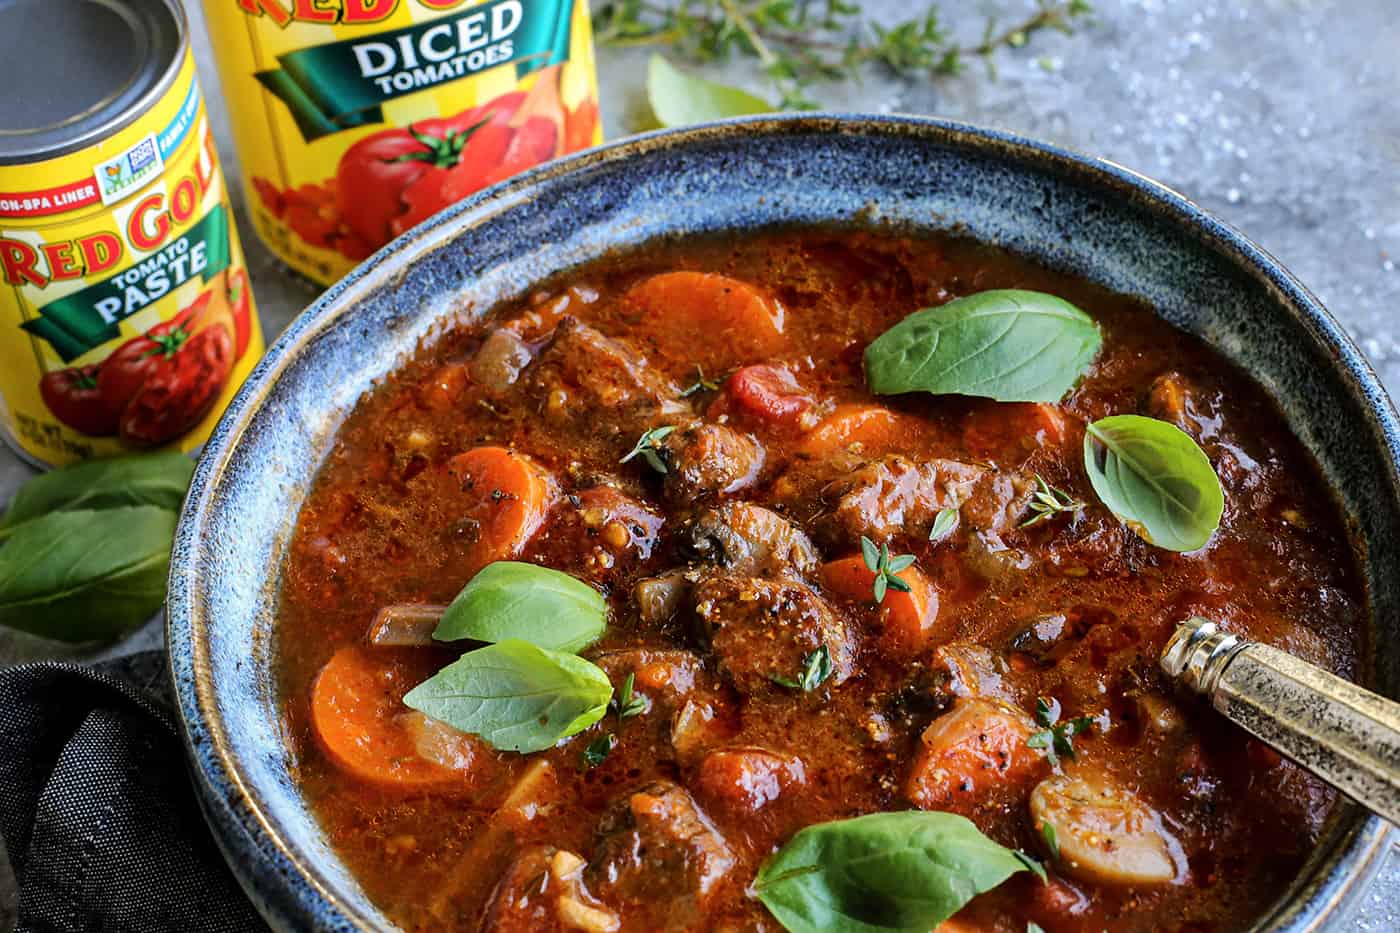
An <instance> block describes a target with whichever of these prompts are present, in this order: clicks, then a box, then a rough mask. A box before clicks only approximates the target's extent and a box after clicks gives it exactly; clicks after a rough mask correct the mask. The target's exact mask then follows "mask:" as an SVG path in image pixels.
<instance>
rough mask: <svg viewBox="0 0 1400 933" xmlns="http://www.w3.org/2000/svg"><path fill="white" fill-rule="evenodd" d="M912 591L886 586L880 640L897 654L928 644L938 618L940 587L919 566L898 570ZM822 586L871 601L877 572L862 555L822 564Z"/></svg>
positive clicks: (911, 652) (848, 597)
mask: <svg viewBox="0 0 1400 933" xmlns="http://www.w3.org/2000/svg"><path fill="white" fill-rule="evenodd" d="M896 576H897V577H899V578H900V579H901V580H903V581H904V582H905V583H907V584H909V592H907V593H903V592H900V591H899V590H894V589H891V590H886V592H885V598H884V600H883V601H882V602H881V603H880V639H879V640H880V644H881V646H883V647H884V648H885V649H886V651H888V652H889V653H891V654H897V655H906V656H907V655H914V654H918V653H919V652H920V651H921V650H923V649H924V648H926V647H928V644H929V642H930V641H931V640H932V639H933V636H934V623H936V622H937V621H938V591H937V590H935V589H934V588H933V584H931V583H930V582H929V581H928V578H927V577H925V576H924V575H923V573H922V572H921V571H920V570H919V568H917V567H906V568H905V569H904V570H901V571H900V572H899V573H898V574H896ZM821 580H822V586H824V587H826V589H827V590H829V591H830V592H832V593H835V594H836V595H837V596H839V597H841V598H842V599H846V600H850V601H851V602H863V603H869V602H870V601H871V600H872V599H873V598H874V585H875V572H874V571H872V570H871V569H870V568H869V567H867V566H865V561H864V560H863V559H861V557H860V556H859V555H856V556H854V557H843V558H841V559H840V560H833V561H829V562H827V563H825V564H823V565H822V569H821Z"/></svg>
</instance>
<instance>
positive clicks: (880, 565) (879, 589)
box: [860, 535, 915, 605]
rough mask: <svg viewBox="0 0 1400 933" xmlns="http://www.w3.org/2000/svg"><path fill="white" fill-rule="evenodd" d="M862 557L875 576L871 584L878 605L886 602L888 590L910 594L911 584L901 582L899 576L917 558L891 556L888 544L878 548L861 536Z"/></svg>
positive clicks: (911, 555)
mask: <svg viewBox="0 0 1400 933" xmlns="http://www.w3.org/2000/svg"><path fill="white" fill-rule="evenodd" d="M860 556H861V559H862V560H864V561H865V567H866V569H867V570H869V571H870V572H871V573H873V574H875V580H874V582H873V583H872V584H871V595H873V596H874V597H875V603H876V604H877V605H878V604H880V603H883V602H884V601H885V592H886V591H887V590H898V591H899V592H901V593H908V592H909V584H908V583H905V582H904V581H903V580H901V579H900V578H899V577H898V576H897V574H900V573H903V572H904V571H905V570H908V569H909V568H910V567H912V566H913V565H914V561H915V557H914V555H913V554H896V555H893V556H891V554H890V546H889V545H888V544H881V545H880V546H879V547H876V546H875V542H874V541H871V540H870V539H869V538H867V537H866V536H865V535H861V536H860Z"/></svg>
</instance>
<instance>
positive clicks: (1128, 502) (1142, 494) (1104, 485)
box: [1084, 415, 1225, 551]
mask: <svg viewBox="0 0 1400 933" xmlns="http://www.w3.org/2000/svg"><path fill="white" fill-rule="evenodd" d="M1084 469H1085V470H1087V471H1088V473H1089V482H1090V483H1092V484H1093V487H1094V492H1095V493H1097V494H1098V497H1099V498H1100V499H1101V500H1103V504H1104V505H1106V506H1108V509H1109V511H1111V512H1112V513H1113V514H1114V515H1116V516H1117V517H1118V519H1119V520H1120V521H1122V522H1123V523H1124V524H1126V525H1127V526H1128V527H1129V528H1131V529H1132V530H1133V531H1135V532H1137V534H1138V535H1139V536H1141V537H1142V538H1143V539H1144V540H1145V541H1147V542H1148V543H1149V544H1155V545H1156V546H1157V547H1160V548H1166V549H1167V550H1169V551H1194V550H1196V549H1197V548H1201V547H1204V546H1205V544H1206V542H1208V541H1209V540H1210V536H1211V535H1212V534H1214V533H1215V529H1216V528H1218V527H1220V516H1221V514H1223V513H1224V511H1225V492H1224V490H1223V489H1221V488H1220V478H1219V477H1218V476H1216V475H1215V469H1214V468H1213V467H1212V466H1211V465H1210V460H1209V459H1207V457H1206V455H1205V451H1203V450H1201V448H1200V447H1199V446H1198V445H1197V444H1196V442H1195V441H1193V440H1192V439H1191V437H1190V435H1188V434H1187V433H1186V432H1185V431H1183V430H1181V429H1180V428H1178V427H1177V426H1176V425H1174V424H1169V423H1167V422H1165V421H1158V420H1157V419H1155V418H1144V417H1143V416H1141V415H1113V416H1112V417H1109V418H1101V419H1100V420H1098V421H1095V422H1093V423H1092V424H1090V425H1089V426H1088V427H1087V428H1086V429H1085V432H1084Z"/></svg>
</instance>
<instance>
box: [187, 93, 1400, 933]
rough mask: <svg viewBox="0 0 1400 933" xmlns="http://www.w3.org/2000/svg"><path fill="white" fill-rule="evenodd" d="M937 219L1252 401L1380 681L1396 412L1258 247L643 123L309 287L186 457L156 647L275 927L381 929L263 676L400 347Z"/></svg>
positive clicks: (812, 138)
mask: <svg viewBox="0 0 1400 933" xmlns="http://www.w3.org/2000/svg"><path fill="white" fill-rule="evenodd" d="M790 224H823V225H836V226H843V227H849V228H894V229H898V230H915V231H918V230H945V231H946V230H954V231H958V232H961V233H965V234H968V235H970V236H973V237H976V238H977V239H979V240H983V241H986V242H989V243H995V244H998V245H1000V246H1003V247H1007V248H1009V249H1011V250H1014V251H1016V252H1018V253H1021V254H1024V255H1027V256H1031V257H1034V258H1035V259H1037V260H1040V261H1041V262H1043V263H1046V264H1048V265H1049V266H1052V267H1055V268H1058V269H1063V270H1066V271H1069V272H1073V273H1077V274H1079V275H1082V276H1085V277H1087V278H1089V279H1091V280H1093V281H1095V282H1098V283H1100V284H1102V285H1105V286H1107V287H1108V288H1111V289H1114V290H1116V291H1119V292H1126V293H1129V294H1134V295H1140V296H1142V297H1143V298H1145V299H1147V300H1148V301H1150V302H1151V303H1152V304H1153V305H1154V306H1155V307H1156V308H1157V310H1158V312H1159V313H1160V314H1162V315H1163V316H1164V317H1165V318H1166V319H1167V320H1169V321H1171V322H1172V323H1173V324H1175V325H1176V326H1178V327H1181V328H1184V329H1185V330H1188V331H1190V332H1192V333H1194V334H1198V335H1199V336H1201V337H1203V338H1204V339H1205V340H1207V341H1208V342H1209V343H1211V344H1213V345H1214V346H1215V347H1217V348H1219V349H1220V350H1221V351H1223V352H1224V353H1225V355H1226V356H1228V357H1229V358H1231V359H1232V360H1234V361H1235V362H1236V363H1238V364H1239V365H1241V366H1243V367H1244V368H1245V369H1246V370H1248V371H1249V372H1251V373H1252V374H1253V375H1254V376H1255V378H1256V379H1258V380H1259V381H1260V382H1261V383H1263V385H1264V387H1265V388H1266V389H1267V390H1268V391H1269V392H1270V393H1271V394H1272V395H1273V396H1274V398H1275V399H1277V401H1278V402H1279V404H1280V405H1281V406H1282V407H1283V409H1284V410H1285V411H1286V412H1287V414H1288V418H1289V421H1290V423H1291V424H1292V426H1293V429H1294V431H1296V432H1297V434H1298V436H1299V437H1300V438H1301V439H1302V441H1303V443H1304V444H1306V445H1307V447H1308V448H1309V449H1310V450H1311V451H1312V452H1313V454H1314V455H1315V456H1316V457H1317V459H1318V460H1319V462H1320V463H1321V465H1322V468H1323V470H1324V472H1325V474H1326V476H1327V478H1328V479H1329V480H1330V482H1331V484H1332V488H1333V489H1334V490H1335V491H1336V493H1337V497H1338V499H1339V500H1340V502H1341V504H1342V507H1343V508H1344V509H1345V511H1346V512H1347V514H1348V515H1349V516H1350V517H1351V520H1352V522H1353V523H1354V528H1355V538H1356V540H1357V542H1358V544H1359V546H1360V549H1361V552H1362V559H1363V561H1364V564H1365V575H1366V580H1367V582H1368V584H1369V587H1370V599H1371V612H1372V617H1373V619H1374V620H1375V622H1374V624H1373V630H1372V631H1371V632H1370V636H1371V638H1370V643H1371V644H1372V645H1373V646H1375V650H1374V652H1373V653H1372V655H1371V656H1369V657H1368V660H1367V663H1366V665H1365V675H1366V679H1367V680H1368V681H1369V682H1370V683H1371V684H1372V685H1373V686H1374V687H1376V688H1377V689H1379V690H1380V691H1382V692H1384V693H1386V694H1388V695H1390V696H1394V695H1395V694H1396V689H1397V674H1400V632H1397V630H1396V629H1397V625H1400V547H1397V545H1400V488H1397V470H1396V451H1397V444H1400V430H1398V429H1397V422H1396V414H1395V410H1394V409H1393V407H1392V406H1391V403H1390V401H1389V400H1388V399H1387V398H1386V395H1385V393H1384V392H1383V391H1382V389H1381V387H1380V385H1379V383H1378V382H1377V380H1376V377H1375V374H1374V373H1373V372H1372V371H1371V369H1370V368H1369V367H1368V366H1367V364H1366V362H1365V360H1364V359H1362V357H1361V354H1360V353H1359V352H1358V351H1357V349H1356V347H1355V346H1353V345H1352V343H1351V341H1350V340H1348V339H1347V337H1346V336H1345V335H1344V334H1343V333H1342V331H1341V329H1340V328H1339V327H1338V326H1337V324H1336V322H1335V321H1333V320H1332V318H1331V317H1329V316H1328V314H1327V312H1326V311H1324V310H1323V308H1322V306H1321V305H1320V304H1319V303H1318V301H1317V299H1316V298H1314V297H1313V296H1312V295H1311V294H1309V293H1308V291H1307V290H1306V289H1305V288H1303V286H1302V285H1300V284H1299V283H1298V282H1297V281H1295V280H1294V279H1293V277H1292V276H1290V275H1289V274H1288V273H1287V272H1286V271H1285V270H1284V269H1283V268H1282V267H1281V266H1280V265H1279V264H1278V263H1277V262H1276V261H1275V260H1274V259H1273V258H1272V257H1270V256H1269V255H1268V254H1267V253H1265V252H1264V251H1263V250H1261V249H1259V248H1258V247H1257V246H1255V245H1254V244H1252V243H1250V242H1249V241H1248V240H1246V239H1245V238H1244V237H1242V236H1241V235H1240V234H1239V233H1237V232H1235V231H1234V230H1232V229H1230V228H1229V227H1227V226H1225V225H1224V224H1222V223H1221V222H1220V221H1218V220H1216V219H1215V218H1213V217H1211V216H1209V215H1208V214H1205V213H1203V212H1202V211H1201V210H1200V209H1199V208H1197V207H1196V206H1195V205H1193V204H1191V203H1190V202H1189V201H1187V200H1185V199H1184V198H1182V197H1181V196H1180V195H1178V194H1176V193H1174V192H1172V191H1170V190H1168V189H1166V188H1164V187H1162V186H1160V185H1158V184H1156V183H1154V182H1152V181H1149V180H1148V179H1145V178H1143V177H1141V176H1139V175H1135V174H1133V173H1132V172H1129V171H1127V170H1125V169H1122V168H1120V167H1118V166H1116V165H1112V164H1110V163H1107V162H1101V161H1096V160H1093V159H1088V158H1085V157H1083V156H1079V155H1075V154H1073V153H1070V152H1066V151H1064V150H1062V149H1057V148H1054V147H1052V146H1047V145H1043V144H1040V143H1035V142H1031V141H1029V140H1025V139H1020V138H1017V137H1014V136H1010V135H1007V134H1005V133H999V132H994V131H989V130H981V129H976V128H973V127H968V126H960V125H956V124H951V123H945V122H940V121H935V120H920V119H912V118H896V117H834V116H790V117H770V118H759V119H746V120H738V121H733V122H726V123H721V124H716V125H712V126H705V127H699V128H695V129H690V130H685V131H681V132H667V133H658V134H653V135H649V136H643V137H638V138H634V139H630V140H627V141H624V142H621V143H617V144H614V145H611V146H606V147H604V148H601V149H596V150H593V151H590V152H587V153H584V154H582V155H579V156H576V157H574V158H571V159H567V160H564V161H561V162H556V163H552V164H550V165H546V166H543V167H541V168H539V169H536V170H534V171H532V172H530V173H528V174H526V175H523V176H520V177H519V178H516V179H514V180H512V181H510V182H507V183H505V184H502V185H499V186H497V187H495V188H492V189H490V190H489V191H486V192H483V193H482V194H480V195H478V196H476V197H474V198H472V199H470V200H468V201H466V202H464V203H462V204H460V205H457V206H456V207H454V208H452V209H451V210H449V211H446V212H444V213H442V214H439V215H438V216H437V217H435V218H434V219H433V220H431V221H429V222H428V223H426V224H424V225H423V226H421V227H419V228H417V229H416V230H414V231H412V232H411V233H409V234H408V235H406V236H404V237H401V238H400V239H398V240H397V241H395V242H394V243H392V244H390V245H389V246H388V247H386V248H385V249H383V250H380V251H379V253H378V254H376V255H375V256H374V257H373V258H372V259H370V260H369V261H368V262H366V263H365V264H364V265H362V266H360V267H359V268H358V269H357V270H355V271H354V272H353V273H351V274H350V275H349V276H348V277H347V278H345V279H344V280H342V281H341V282H340V283H339V284H337V285H335V286H334V287H333V288H331V289H330V290H329V291H327V292H326V293H325V294H324V295H323V296H322V297H321V298H320V300H319V301H317V302H316V303H315V304H314V305H312V306H311V308H310V309H308V310H307V311H306V312H305V313H304V314H302V315H301V317H299V318H298V319H297V320H296V321H295V322H293V324H292V325H291V327H289V328H288V329H287V331H286V333H284V334H283V335H282V336H281V338H280V339H279V340H278V341H277V343H276V344H275V345H274V346H273V347H272V349H271V351H270V352H269V353H268V354H267V356H266V357H265V358H264V359H263V360H262V362H261V363H260V364H259V366H258V367H257V369H256V370H255V371H254V372H253V374H252V376H251V377H250V378H249V379H248V382H247V384H246V385H245V386H244V387H243V389H242V391H241V392H240V393H239V394H238V397H237V398H236V399H234V402H233V404H232V405H231V406H229V409H228V411H227V413H226V414H225V415H224V418H223V420H222V421H221V422H220V423H219V426H218V429H217V430H216V431H215V432H214V436H213V437H212V438H211V439H210V441H209V443H208V446H207V447H206V448H205V452H204V456H203V458H202V459H201V460H200V463H199V468H198V470H197V471H196V473H195V478H194V484H193V486H192V488H191V490H190V496H189V500H188V501H187V503H186V505H185V510H184V514H183V515H182V517H181V521H180V526H179V530H178V532H177V533H176V540H175V555H174V563H173V566H172V569H171V578H170V599H169V609H168V623H167V624H168V632H167V634H168V637H169V645H170V657H171V664H172V667H173V669H174V677H175V686H176V690H177V692H178V696H179V703H180V716H181V719H182V722H183V726H184V734H185V740H186V742H187V743H188V747H189V753H190V759H191V761H192V763H193V769H194V773H195V776H196V779H197V781H198V784H199V790H200V793H201V795H202V798H203V802H204V805H205V809H206V812H207V815H208V818H209V822H210V823H211V825H212V826H213V828H214V832H215V834H216V835H217V837H218V839H219V841H220V843H221V845H222V846H223V847H224V851H225V852H226V854H227V855H228V857H229V861H230V862H231V863H232V865H233V867H234V869H235V870H236V871H237V873H238V874H239V876H240V877H241V879H242V881H243V883H244V885H245V886H246V888H247V889H248V891H249V892H250V894H251V895H252V896H253V898H254V899H255V901H256V903H257V904H258V907H259V908H260V909H261V910H262V911H263V913H264V914H265V915H266V916H267V918H268V919H269V920H270V921H271V922H272V923H273V924H274V925H275V926H279V927H287V928H297V929H303V928H310V927H316V928H326V929H361V928H369V929H374V928H384V927H389V926H390V925H389V923H388V922H387V920H386V919H385V918H384V917H383V915H382V914H381V913H380V912H379V911H378V910H377V909H376V908H375V906H374V905H373V904H371V903H370V902H369V900H368V899H367V898H366V897H365V895H364V893H363V892H362V891H361V890H360V888H359V886H358V885H357V884H356V883H355V880H354V879H353V878H352V877H351V876H350V874H349V873H348V872H347V871H346V870H345V868H344V867H343V866H342V865H341V863H340V862H339V861H338V860H337V858H336V856H335V853H334V852H333V851H332V850H331V848H330V846H329V845H328V844H327V841H326V838H325V836H324V835H323V834H322V832H321V830H320V828H319V827H318V825H317V823H316V820H315V818H314V817H313V816H312V814H311V812H310V811H309V810H308V809H307V806H306V804H305V802H304V801H303V800H302V798H301V796H300V795H299V794H298V792H297V786H296V781H295V778H294V773H295V770H294V769H295V762H294V761H293V759H292V756H291V754H290V752H289V750H288V749H289V746H288V739H287V735H286V733H285V727H284V723H283V719H282V717H281V715H280V714H279V713H278V708H277V696H276V689H275V686H274V682H273V677H272V676H271V673H270V671H271V662H272V658H273V654H274V651H275V645H276V637H275V632H276V626H275V609H276V604H277V592H278V581H279V568H280V566H281V563H282V558H283V552H284V549H285V548H286V545H287V541H288V539H289V537H290V535H291V531H292V527H293V522H294V521H295V519H296V515H297V511H298V509H299V508H300V506H301V504H302V501H303V499H304V497H305V495H306V491H307V488H308V486H309V485H310V483H311V481H312V478H313V477H314V476H315V474H316V471H317V469H318V467H319V465H320V463H321V461H322V459H323V457H324V455H325V453H326V451H327V449H328V447H329V445H330V443H331V439H332V437H333V436H334V433H335V431H336V428H337V426H338V425H340V423H341V422H342V420H343V419H344V418H345V416H346V415H347V414H348V413H349V412H350V411H351V409H352V408H353V407H354V405H355V402H356V400H357V399H359V398H360V396H361V395H362V394H363V393H364V392H365V391H366V390H367V389H369V388H370V387H371V386H372V385H374V384H375V382H376V381H377V380H380V379H383V378H384V377H385V376H386V375H388V374H389V373H391V372H392V371H393V370H394V369H395V367H397V366H399V365H400V364H401V363H402V362H403V361H404V360H406V359H407V358H408V357H409V356H410V355H411V354H412V353H413V352H414V350H415V348H416V347H418V346H419V344H420V342H422V341H425V340H431V339H432V338H433V336H434V335H435V334H437V333H439V332H441V331H442V330H443V329H444V328H445V327H447V326H449V325H450V324H452V323H455V322H460V321H470V320H472V319H473V318H475V317H476V316H478V315H480V314H483V313H484V312H486V311H488V310H489V309H490V308H491V307H492V306H494V305H496V304H497V303H498V302H500V301H503V300H506V299H510V298H512V297H515V296H518V295H521V294H522V293H524V292H526V291H527V290H528V289H529V288H530V287H531V285H532V283H535V282H537V281H538V280H540V279H542V278H543V277H545V276H548V275H550V274H551V273H554V272H556V271H558V270H561V269H566V268H569V267H572V266H576V265H578V264H580V263H585V262H588V261H590V260H592V259H595V258H597V257H599V256H601V255H603V254H604V253H606V252H608V251H609V250H613V249H616V248H618V247H631V246H636V245H637V244H641V243H645V242H648V241H651V240H655V239H658V238H673V237H678V236H685V235H689V234H695V233H715V232H720V233H723V232H726V231H734V232H736V233H737V232H740V231H751V230H758V229H762V228H765V227H771V226H774V225H790ZM1386 838H1387V829H1386V827H1385V825H1384V824H1383V823H1382V822H1381V821H1379V820H1378V819H1376V818H1374V817H1370V816H1367V815H1366V814H1364V813H1362V812H1360V811H1359V810H1358V809H1356V808H1355V807H1353V806H1351V805H1349V804H1342V805H1340V806H1339V807H1338V808H1337V812H1336V813H1335V815H1334V818H1333V820H1332V822H1331V824H1330V828H1329V831H1328V832H1327V834H1326V837H1325V839H1324V841H1323V843H1322V845H1321V846H1319V848H1318V850H1317V852H1316V854H1315V856H1314V857H1313V858H1312V860H1311V861H1310V862H1309V863H1308V865H1307V867H1306V868H1305V870H1304V871H1303V872H1302V874H1301V875H1300V876H1299V878H1298V879H1297V882H1296V884H1295V885H1294V886H1293V888H1292V890H1291V891H1290V892H1289V893H1288V895H1287V896H1286V897H1285V898H1283V899H1282V900H1281V901H1280V902H1279V903H1278V904H1277V905H1275V906H1274V908H1273V909H1272V910H1271V911H1270V912H1269V914H1268V915H1267V916H1266V917H1265V918H1263V919H1262V921H1261V928H1265V929H1281V930H1290V931H1301V930H1311V929H1316V928H1319V927H1320V926H1322V925H1324V924H1325V923H1326V922H1327V920H1328V918H1332V919H1336V918H1337V917H1339V916H1340V912H1341V911H1343V910H1344V909H1345V907H1346V905H1347V900H1348V898H1349V897H1350V896H1352V895H1354V894H1355V893H1356V892H1357V891H1358V890H1359V889H1360V888H1361V887H1362V884H1363V883H1364V881H1366V880H1368V879H1369V878H1370V876H1371V875H1372V874H1373V873H1374V871H1375V869H1376V868H1377V867H1378V865H1379V862H1380V855H1381V854H1382V853H1383V851H1384V850H1385V842H1386Z"/></svg>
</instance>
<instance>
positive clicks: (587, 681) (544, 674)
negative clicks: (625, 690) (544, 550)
mask: <svg viewBox="0 0 1400 933" xmlns="http://www.w3.org/2000/svg"><path fill="white" fill-rule="evenodd" d="M610 699H612V684H611V683H610V682H609V681H608V675H607V674H605V673H603V671H602V669H601V668H599V667H598V666H597V665H595V664H590V663H589V662H587V661H585V660H583V659H582V658H576V657H574V656H573V655H571V654H565V653H563V652H560V651H550V650H549V649H548V648H540V647H538V646H536V645H532V644H530V643H529V642H528V641H521V640H520V639H518V638H512V639H507V640H506V641H502V642H499V643H497V644H494V645H488V646H487V647H485V648H478V649H477V650H476V651H469V652H467V653H466V654H464V655H462V656H461V657H460V658H458V659H457V660H456V661H453V662H452V663H451V664H449V665H447V666H446V667H444V668H443V669H442V670H440V671H438V672H437V673H436V674H434V675H433V676H432V677H429V678H428V679H427V680H425V681H423V682H422V683H421V684H419V685H418V686H416V687H414V688H413V689H412V690H410V691H409V692H408V693H407V694H406V695H405V696H404V698H403V701H404V703H405V704H406V705H408V706H410V707H412V708H413V709H416V710H418V711H420V712H422V713H426V714H427V715H429V716H431V717H433V718H434V719H440V720H442V721H443V722H445V723H447V724H448V725H449V726H452V727H453V728H455V729H460V730H461V731H463V732H470V733H473V734H474V735H479V736H481V738H483V739H484V740H486V741H487V742H488V743H490V744H491V745H492V746H494V747H496V748H499V749H504V750H507V751H514V752H538V751H541V750H543V749H546V748H549V747H551V746H553V745H554V743H556V742H558V741H559V740H560V739H562V738H564V737H566V736H570V735H575V734H576V733H579V732H582V731H583V730H584V729H587V728H588V727H589V726H591V725H593V724H594V723H595V722H597V721H598V720H600V719H602V718H603V714H604V713H606V712H607V711H608V701H609V700H610Z"/></svg>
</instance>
